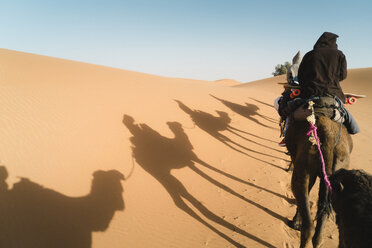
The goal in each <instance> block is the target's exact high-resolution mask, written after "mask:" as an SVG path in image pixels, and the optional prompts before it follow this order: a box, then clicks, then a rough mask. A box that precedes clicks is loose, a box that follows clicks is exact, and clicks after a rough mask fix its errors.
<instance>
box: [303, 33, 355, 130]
mask: <svg viewBox="0 0 372 248" xmlns="http://www.w3.org/2000/svg"><path fill="white" fill-rule="evenodd" d="M337 38H338V35H337V34H333V33H330V32H324V33H323V34H322V35H321V36H320V37H319V39H318V41H317V42H316V43H315V45H314V49H313V50H311V51H310V52H308V53H306V54H305V56H304V57H303V59H302V62H301V64H300V67H299V69H298V81H299V85H300V88H301V98H302V99H309V98H312V97H316V96H317V97H322V96H334V97H336V99H337V100H338V101H339V102H340V105H341V106H342V109H343V110H344V111H343V112H344V114H345V121H344V124H345V127H346V128H347V130H348V132H349V133H350V134H356V133H359V132H360V130H359V127H358V124H357V123H356V121H355V120H354V118H353V117H352V115H351V114H350V113H349V111H348V110H347V109H346V108H345V107H344V103H345V101H346V98H345V95H344V93H343V91H342V88H341V86H340V81H342V80H344V79H345V78H346V76H347V64H346V57H345V55H344V54H343V52H342V51H340V50H338V46H337V43H336V41H337Z"/></svg>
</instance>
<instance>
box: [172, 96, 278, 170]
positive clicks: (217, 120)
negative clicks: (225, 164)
mask: <svg viewBox="0 0 372 248" xmlns="http://www.w3.org/2000/svg"><path fill="white" fill-rule="evenodd" d="M175 101H176V102H177V103H178V106H179V107H180V109H182V110H183V111H184V112H185V113H186V114H188V115H189V116H190V118H191V120H192V121H193V122H194V123H195V125H196V126H198V127H199V128H200V129H202V130H203V131H205V132H206V133H208V134H209V135H211V136H212V137H214V138H215V139H217V140H218V141H220V142H222V143H223V144H224V145H226V146H228V147H229V148H231V149H233V150H235V151H237V152H239V153H241V154H244V155H246V156H248V157H250V158H253V159H255V160H257V161H260V162H263V163H266V164H269V165H271V166H273V167H276V168H279V169H281V170H283V168H282V167H280V166H278V165H275V164H273V163H270V162H267V161H265V160H262V159H260V158H257V157H255V156H253V155H252V153H253V154H257V155H262V156H266V157H269V158H273V159H279V160H283V158H281V157H277V156H274V155H270V154H266V153H263V152H260V151H257V150H253V149H250V148H248V147H245V146H243V145H241V144H239V143H238V142H236V141H234V140H232V139H231V138H229V137H227V136H226V135H224V134H222V131H228V132H230V133H232V134H234V135H235V136H237V137H240V138H242V139H244V140H246V141H249V142H251V143H254V144H256V145H259V146H261V147H265V148H267V149H270V150H273V151H276V152H279V153H283V151H281V150H277V149H275V148H272V147H270V146H266V145H263V144H261V143H258V142H256V141H254V140H251V139H249V138H246V137H244V136H242V135H240V134H239V133H237V132H242V133H245V132H244V131H242V130H239V129H237V128H234V127H232V126H231V125H230V122H231V118H230V117H229V115H228V114H227V113H226V112H223V111H216V112H217V114H218V116H217V117H216V116H214V115H211V114H209V113H206V112H204V111H200V110H192V109H190V108H189V107H187V106H186V105H185V104H184V103H182V102H181V101H179V100H175ZM248 152H249V153H248Z"/></svg>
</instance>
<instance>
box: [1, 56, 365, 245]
mask: <svg viewBox="0 0 372 248" xmlns="http://www.w3.org/2000/svg"><path fill="white" fill-rule="evenodd" d="M283 81H285V77H284V76H279V77H271V78H268V79H264V80H259V81H255V82H250V83H239V82H237V81H234V80H229V79H224V80H217V81H201V80H190V79H179V78H167V77H161V76H155V75H149V74H144V73H139V72H133V71H126V70H120V69H114V68H109V67H104V66H97V65H92V64H86V63H81V62H74V61H69V60H62V59H57V58H51V57H46V56H40V55H33V54H27V53H22V52H16V51H10V50H5V49H0V162H1V164H0V165H1V166H2V167H0V180H1V181H0V197H1V198H2V199H0V208H2V210H3V211H0V220H1V221H2V223H6V224H0V231H1V234H0V242H1V240H8V241H7V242H9V240H11V239H13V240H18V241H17V242H18V243H17V242H15V243H13V244H12V245H13V246H12V247H19V248H21V247H22V248H24V247H26V246H24V245H25V244H24V243H22V244H21V243H20V242H26V241H22V240H27V242H31V243H32V244H37V246H36V245H35V246H32V245H31V246H29V247H38V248H47V247H48V248H49V247H84V248H85V247H92V248H102V247H109V248H123V247H129V248H148V247H151V248H164V247H177V248H186V247H187V248H188V247H216V248H217V247H298V245H299V232H298V231H294V230H292V229H290V228H289V227H288V226H287V225H286V221H287V219H291V218H292V217H293V215H294V213H295V205H294V201H293V195H292V192H291V190H290V180H291V173H290V172H286V171H285V169H286V168H287V167H288V164H289V157H288V156H287V155H286V154H285V152H286V149H285V148H281V147H279V146H278V145H277V143H278V142H279V141H280V139H281V138H280V137H279V133H280V132H279V126H278V120H279V117H278V114H277V113H276V111H275V109H274V108H273V106H272V105H273V100H274V99H275V98H276V97H277V96H279V95H280V93H281V91H282V86H280V85H278V84H277V83H278V82H283ZM371 82H372V68H362V69H350V70H349V71H348V78H347V79H346V80H345V81H343V82H342V87H343V89H344V92H353V93H356V94H365V95H367V96H370V97H367V98H365V99H359V100H358V102H357V103H356V104H354V105H351V106H348V108H349V110H350V111H351V113H352V114H353V116H354V117H355V119H356V120H357V121H358V124H359V126H360V128H361V133H360V134H357V135H355V136H353V141H354V151H353V152H352V156H351V167H352V168H360V169H364V170H366V171H367V172H370V173H372V168H371V166H370V165H371V163H372V153H371V152H370V149H371V146H372V141H371V140H372V131H371V129H370V120H371V116H372V110H371V108H372V102H371V98H372V87H371ZM100 170H103V171H108V170H116V171H117V172H120V173H122V174H123V175H124V177H125V180H123V181H121V185H122V187H123V189H124V191H123V192H122V193H121V192H120V189H117V188H115V187H111V186H110V185H108V183H102V184H104V185H103V186H104V187H103V188H104V190H106V191H105V192H104V195H105V196H107V197H101V198H98V200H96V201H90V202H89V204H85V203H84V204H83V203H81V201H79V200H81V198H80V197H84V196H87V195H89V194H90V193H89V192H90V190H91V184H92V179H93V174H94V173H95V172H97V171H100ZM21 178H23V179H21ZM26 179H28V180H26ZM20 181H27V182H28V183H24V184H22V187H23V188H24V189H25V190H26V191H27V192H28V193H27V194H15V193H14V194H13V193H12V192H13V191H14V192H15V189H14V188H17V187H15V186H16V185H17V183H18V185H21V183H19V182H20ZM106 184H107V185H106ZM37 185H38V186H41V187H42V188H39V189H38V190H36V188H37V187H36V186H37ZM101 186H102V185H101ZM6 192H8V193H9V194H10V195H11V196H12V197H13V198H12V197H8V196H6V195H7V194H6ZM45 192H49V193H48V194H50V195H51V196H53V197H47V196H44V193H45ZM118 192H119V195H120V197H122V199H118V200H119V201H120V200H122V201H123V202H124V205H125V207H123V206H121V207H118V205H115V204H113V203H111V201H110V199H111V198H110V196H111V195H112V194H115V193H118ZM316 193H317V192H316V190H315V188H314V190H313V192H312V203H313V204H312V205H313V206H312V210H313V212H315V211H316ZM120 197H119V198H120ZM35 199H37V201H36V200H35ZM58 199H59V200H58ZM70 200H72V201H75V203H76V202H78V203H76V204H75V203H74V204H72V203H71V204H70V203H69V202H70ZM51 202H52V203H51ZM32 204H33V205H32ZM119 205H120V204H119ZM31 206H33V207H31ZM102 206H105V207H106V208H107V209H109V208H110V207H112V208H111V210H110V211H111V212H110V211H109V210H107V209H106V208H105V209H106V210H107V211H108V212H110V213H111V215H110V213H108V214H105V213H104V212H99V213H98V214H93V215H92V216H93V217H91V218H93V220H88V222H89V221H91V222H94V223H98V224H97V225H98V226H99V227H95V228H93V229H92V228H90V226H91V224H83V223H80V222H81V221H82V220H80V218H78V217H76V216H81V215H84V216H85V215H87V216H88V214H89V213H90V212H89V211H91V210H89V209H91V208H93V209H97V208H100V207H102ZM33 208H39V209H42V210H40V211H36V212H37V213H34V211H35V210H34V209H33ZM4 209H5V210H6V211H4ZM67 209H69V210H67ZM16 210H17V211H18V212H17V211H16ZM106 210H105V211H106ZM67 211H69V212H71V213H72V212H74V213H77V215H69V213H67ZM4 213H6V214H4ZM19 213H22V215H20V214H19ZM112 213H113V216H112ZM106 215H107V216H106ZM20 216H23V217H20ZM71 216H75V217H71ZM102 216H106V217H107V218H108V223H106V224H103V223H102V224H101V223H100V221H101V220H100V218H101V217H102ZM314 216H315V215H314ZM86 219H89V218H86ZM95 219H97V220H95ZM31 229H32V230H31ZM69 230H79V232H70V231H69ZM45 232H47V233H45ZM53 232H57V233H53ZM325 232H326V233H325V235H324V247H337V244H338V231H337V226H336V225H335V223H334V217H331V218H330V220H329V221H328V223H327V227H326V231H325ZM30 233H32V235H31V234H30ZM47 235H49V236H48V237H49V238H48V239H47V240H48V242H53V244H54V245H51V244H49V245H47V244H45V243H43V241H40V240H39V239H40V237H41V239H42V238H43V237H45V236H47ZM74 235H75V236H74ZM20 240H21V241H20ZM67 240H68V242H70V243H68V246H67V245H66V244H67ZM7 244H9V243H7ZM26 245H28V244H26Z"/></svg>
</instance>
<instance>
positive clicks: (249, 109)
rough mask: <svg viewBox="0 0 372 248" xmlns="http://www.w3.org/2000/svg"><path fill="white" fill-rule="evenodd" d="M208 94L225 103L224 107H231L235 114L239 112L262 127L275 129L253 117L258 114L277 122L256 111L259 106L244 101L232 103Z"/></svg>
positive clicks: (275, 121) (276, 122)
mask: <svg viewBox="0 0 372 248" xmlns="http://www.w3.org/2000/svg"><path fill="white" fill-rule="evenodd" d="M210 96H211V97H213V98H214V99H217V100H218V101H220V102H221V103H222V104H223V105H225V106H226V107H228V108H229V109H231V110H232V111H234V112H235V113H237V114H239V115H241V116H243V117H245V118H247V119H249V120H251V121H253V122H255V123H257V124H258V125H261V126H263V127H266V128H270V129H275V128H273V127H270V126H268V125H265V124H263V123H262V122H261V121H259V120H258V119H257V118H255V116H259V117H260V118H262V119H264V120H266V121H268V122H271V123H275V124H278V121H277V120H275V119H274V118H271V117H268V116H266V115H262V114H260V113H258V110H259V109H260V108H259V107H257V106H256V105H254V104H251V103H245V105H240V104H237V103H233V102H230V101H227V100H224V99H221V98H218V97H216V96H213V95H210Z"/></svg>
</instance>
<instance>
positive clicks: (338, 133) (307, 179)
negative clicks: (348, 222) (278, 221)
mask: <svg viewBox="0 0 372 248" xmlns="http://www.w3.org/2000/svg"><path fill="white" fill-rule="evenodd" d="M316 106H317V105H314V107H315V108H314V109H315V118H316V127H317V133H318V137H319V140H320V144H321V151H322V153H323V157H324V162H325V171H326V173H327V175H328V176H329V175H331V174H332V173H333V172H335V171H337V170H338V169H340V168H347V167H348V166H349V155H350V153H351V151H352V147H353V143H352V139H351V136H350V134H349V133H348V131H347V129H346V128H345V126H344V125H342V124H340V123H337V122H335V121H333V120H331V119H330V118H328V117H326V116H324V115H321V114H319V113H318V112H317V108H316ZM300 108H302V107H300ZM318 110H319V109H318ZM292 117H293V116H292ZM308 131H309V122H307V121H306V120H302V121H293V120H292V121H291V122H290V125H289V127H288V130H287V133H286V136H285V141H286V146H287V149H288V151H289V153H290V155H291V159H292V161H293V164H294V168H293V174H292V182H291V184H292V191H293V194H294V196H295V198H296V203H297V212H296V215H295V216H294V217H293V220H292V221H290V222H289V226H291V227H292V228H294V229H297V230H301V245H300V247H303V248H305V247H310V246H311V244H310V243H311V242H310V239H311V238H312V244H313V247H319V246H320V245H321V240H322V232H323V229H324V225H325V222H326V221H327V219H328V215H329V213H330V198H329V193H330V192H329V191H330V189H329V188H328V187H327V185H326V182H325V180H324V175H323V173H322V163H321V159H320V153H319V152H318V148H317V146H316V145H313V144H312V143H311V142H310V141H309V137H308V136H307V133H308ZM317 177H320V186H319V199H318V210H317V216H316V221H317V224H316V228H314V223H313V220H312V217H311V213H310V204H309V193H310V191H311V188H312V187H313V185H314V183H315V181H316V179H317Z"/></svg>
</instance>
